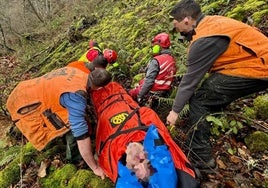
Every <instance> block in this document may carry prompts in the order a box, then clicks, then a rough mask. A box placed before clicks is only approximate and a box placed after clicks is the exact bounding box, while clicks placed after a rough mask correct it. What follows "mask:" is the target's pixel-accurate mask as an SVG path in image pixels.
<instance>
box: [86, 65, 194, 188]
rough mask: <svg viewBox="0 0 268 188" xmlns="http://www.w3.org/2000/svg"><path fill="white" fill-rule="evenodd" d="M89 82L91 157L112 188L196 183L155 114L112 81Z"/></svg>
mask: <svg viewBox="0 0 268 188" xmlns="http://www.w3.org/2000/svg"><path fill="white" fill-rule="evenodd" d="M102 71H105V70H101V71H100V77H101V72H102ZM90 81H91V82H92V83H91V84H92V87H91V88H92V89H91V91H90V93H91V100H92V102H93V105H94V108H95V114H96V117H97V122H98V123H97V127H96V156H97V158H98V163H99V165H100V167H101V168H102V169H103V171H104V173H105V174H106V176H108V177H109V178H110V179H111V180H112V181H113V182H114V183H115V185H116V187H117V188H125V187H131V188H136V187H137V188H138V187H141V188H142V187H158V188H162V187H169V188H177V187H180V188H184V187H185V188H186V187H187V188H194V187H199V182H198V181H197V179H196V177H195V172H194V170H193V168H192V167H191V164H190V162H189V160H188V159H187V158H186V156H185V154H184V153H183V151H182V150H181V149H180V147H179V146H178V145H177V144H176V143H175V142H174V140H173V139H172V137H171V136H170V134H169V132H168V129H167V128H166V126H165V125H164V124H163V122H162V121H161V120H160V118H159V117H158V115H157V114H156V112H154V111H153V110H152V109H150V108H148V107H140V106H139V105H138V104H137V102H135V101H134V100H133V99H132V97H131V96H130V95H129V94H128V93H127V92H126V90H125V89H124V88H123V87H122V86H121V85H120V84H118V83H117V82H109V83H108V84H107V85H105V86H104V87H94V85H95V84H94V83H95V82H97V81H95V80H93V79H91V80H90Z"/></svg>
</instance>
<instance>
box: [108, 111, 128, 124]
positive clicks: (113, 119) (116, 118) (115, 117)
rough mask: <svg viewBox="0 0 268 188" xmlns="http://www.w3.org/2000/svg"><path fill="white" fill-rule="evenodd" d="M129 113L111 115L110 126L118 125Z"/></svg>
mask: <svg viewBox="0 0 268 188" xmlns="http://www.w3.org/2000/svg"><path fill="white" fill-rule="evenodd" d="M128 115H129V113H128V112H127V111H126V112H120V113H118V114H115V115H113V116H112V117H111V118H110V120H109V121H110V123H111V125H112V127H115V126H117V125H120V124H121V123H123V122H124V121H125V119H126V118H127V117H128Z"/></svg>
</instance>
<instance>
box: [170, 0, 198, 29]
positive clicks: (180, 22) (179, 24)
mask: <svg viewBox="0 0 268 188" xmlns="http://www.w3.org/2000/svg"><path fill="white" fill-rule="evenodd" d="M201 13H202V12H201V8H200V6H199V4H197V3H196V2H195V1H194V0H181V1H180V2H179V3H177V4H176V5H175V6H174V8H173V9H172V10H171V12H170V16H171V17H172V18H173V24H174V28H175V29H176V31H177V32H180V33H184V34H186V33H189V32H192V31H193V29H194V28H195V26H196V20H197V18H198V16H199V15H200V14H201Z"/></svg>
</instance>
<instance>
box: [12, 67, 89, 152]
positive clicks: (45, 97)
mask: <svg viewBox="0 0 268 188" xmlns="http://www.w3.org/2000/svg"><path fill="white" fill-rule="evenodd" d="M87 82H88V74H85V73H84V72H82V71H80V70H78V69H76V68H71V67H64V68H61V69H57V70H54V71H52V72H49V73H47V74H45V75H43V76H41V77H38V78H34V79H31V80H26V81H22V82H20V83H19V84H18V85H17V86H16V87H15V89H14V90H13V91H12V92H11V94H10V95H9V97H8V100H7V109H8V111H9V112H10V115H11V118H12V120H13V121H14V122H15V124H16V126H17V127H18V128H19V129H20V131H21V132H22V134H23V135H24V136H25V137H26V138H27V139H28V140H29V141H30V142H31V143H32V144H33V146H34V147H35V148H36V149H38V150H42V149H43V148H44V147H45V146H46V145H47V144H48V143H49V142H50V141H51V140H52V139H54V138H56V137H58V136H61V135H63V134H64V133H66V132H67V131H68V130H69V123H68V112H67V110H66V109H65V108H63V107H62V106H61V105H60V96H61V95H62V94H63V93H65V92H76V91H79V90H82V91H85V92H86V88H87Z"/></svg>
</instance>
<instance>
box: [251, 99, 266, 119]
mask: <svg viewBox="0 0 268 188" xmlns="http://www.w3.org/2000/svg"><path fill="white" fill-rule="evenodd" d="M253 105H254V107H253V108H254V110H255V111H256V115H257V117H258V118H260V119H263V120H267V119H268V94H265V95H259V96H258V97H257V98H255V99H254V101H253Z"/></svg>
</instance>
